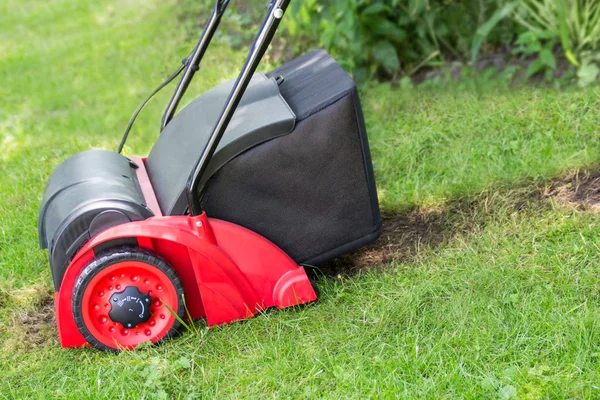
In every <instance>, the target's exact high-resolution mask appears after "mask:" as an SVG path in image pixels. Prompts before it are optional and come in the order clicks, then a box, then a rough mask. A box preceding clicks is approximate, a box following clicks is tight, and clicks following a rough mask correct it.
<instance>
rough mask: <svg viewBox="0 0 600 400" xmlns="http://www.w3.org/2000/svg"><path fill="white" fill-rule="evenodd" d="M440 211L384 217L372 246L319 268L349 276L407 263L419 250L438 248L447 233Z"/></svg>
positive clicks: (420, 211)
mask: <svg viewBox="0 0 600 400" xmlns="http://www.w3.org/2000/svg"><path fill="white" fill-rule="evenodd" d="M447 228H448V226H447V221H446V219H445V218H444V213H443V212H442V211H441V210H435V209H434V210H419V211H412V212H410V213H408V214H406V215H384V216H383V232H382V234H381V237H380V238H379V239H378V240H377V241H376V242H375V243H373V244H371V245H368V246H365V247H364V248H362V249H360V250H358V251H356V252H354V253H351V254H347V255H344V256H342V257H338V258H336V259H335V260H333V261H331V262H329V263H326V264H324V265H322V266H321V267H319V270H321V272H323V273H324V274H326V275H330V276H331V275H338V274H345V275H347V274H353V273H355V272H357V271H359V270H361V269H371V268H374V267H379V266H384V265H385V264H389V263H390V262H393V261H396V262H402V261H409V260H410V259H412V258H413V257H414V256H415V255H416V254H417V253H418V252H419V249H420V248H422V247H426V246H432V245H439V244H440V243H441V242H442V241H443V240H444V238H445V236H446V234H445V232H447V230H448V229H447Z"/></svg>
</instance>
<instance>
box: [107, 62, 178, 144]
mask: <svg viewBox="0 0 600 400" xmlns="http://www.w3.org/2000/svg"><path fill="white" fill-rule="evenodd" d="M186 65H187V59H185V60H183V64H182V65H181V66H180V67H179V69H178V70H177V71H175V73H174V74H173V75H171V76H170V77H169V78H167V80H166V81H164V82H163V83H162V84H161V85H160V86H159V87H157V88H156V89H155V90H154V92H152V94H150V96H148V98H147V99H146V100H144V102H143V103H142V104H140V106H139V107H138V108H137V110H135V112H134V113H133V116H132V117H131V120H130V121H129V125H127V129H125V133H124V134H123V139H121V144H120V145H119V148H118V149H117V153H119V154H121V152H122V151H123V147H125V142H127V137H128V136H129V131H131V128H132V127H133V124H134V123H135V120H136V119H137V117H138V115H139V114H140V112H141V111H142V110H143V109H144V107H146V104H148V102H149V101H150V100H152V98H153V97H154V96H155V95H156V94H157V93H158V92H160V91H161V90H162V89H163V88H164V87H165V86H167V85H168V84H169V83H171V82H172V81H173V79H175V78H177V76H178V75H179V74H181V72H182V71H183V70H184V69H185V67H186Z"/></svg>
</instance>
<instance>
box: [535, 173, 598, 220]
mask: <svg viewBox="0 0 600 400" xmlns="http://www.w3.org/2000/svg"><path fill="white" fill-rule="evenodd" d="M544 196H545V197H548V198H552V199H554V201H555V202H556V203H557V204H559V205H561V206H566V207H572V208H575V209H577V210H581V211H594V212H600V171H581V170H578V171H575V172H573V173H571V174H569V175H568V176H566V177H565V178H563V179H561V180H557V181H555V182H553V183H552V184H551V185H550V186H549V187H548V188H547V189H546V191H545V193H544Z"/></svg>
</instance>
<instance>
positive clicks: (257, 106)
mask: <svg viewBox="0 0 600 400" xmlns="http://www.w3.org/2000/svg"><path fill="white" fill-rule="evenodd" d="M228 3H229V1H228V0H218V1H216V4H215V7H214V10H213V12H212V15H211V17H210V19H209V21H208V23H207V25H206V28H205V30H204V32H203V34H202V36H201V38H200V40H199V42H198V44H197V46H196V47H195V49H194V50H193V52H192V53H191V55H190V56H189V57H188V58H186V59H185V60H184V63H183V65H182V66H181V67H180V68H179V69H178V70H177V71H176V73H175V74H173V75H172V76H171V78H169V79H168V80H167V82H166V83H165V84H163V85H161V87H159V89H157V91H158V90H160V88H162V87H164V86H165V85H166V84H167V83H168V82H170V81H171V80H173V79H175V77H176V76H178V75H179V74H180V73H182V77H181V80H180V82H179V84H178V86H177V88H176V90H175V94H174V95H173V97H172V99H171V101H170V102H169V104H168V106H167V109H166V111H165V113H164V116H163V120H162V133H161V136H160V138H159V139H158V141H157V143H156V144H155V146H154V147H153V149H152V151H151V152H150V155H149V156H148V157H147V158H126V157H124V156H122V155H121V154H120V153H121V150H122V149H123V146H124V144H125V141H126V139H127V135H128V132H129V129H130V128H131V125H132V124H133V121H134V120H135V117H136V116H137V114H138V113H139V111H141V108H142V107H143V105H142V107H140V108H139V109H138V110H137V111H136V113H135V114H134V118H133V119H132V122H131V123H130V125H129V127H128V128H127V130H126V133H125V135H124V137H123V141H122V142H121V145H120V146H119V149H118V151H117V152H116V153H114V152H109V151H102V150H93V151H87V152H84V153H80V154H77V155H75V156H73V157H71V158H69V159H67V160H66V161H65V162H63V163H62V164H61V165H60V166H59V167H58V168H57V169H56V170H55V171H54V173H53V174H52V176H51V177H50V179H49V181H48V183H47V186H46V190H45V193H44V199H43V202H42V206H41V210H40V215H39V235H40V244H41V246H42V248H48V249H49V256H50V264H51V266H52V274H53V278H54V284H55V290H56V294H55V308H56V313H57V324H58V330H59V338H60V341H61V344H62V346H63V347H80V346H86V345H92V346H94V347H96V348H98V349H102V350H120V349H132V348H135V347H136V346H137V345H139V344H140V343H142V342H146V341H152V342H159V341H160V340H162V339H164V338H167V337H170V336H172V335H173V334H174V333H175V332H176V330H177V328H178V327H179V325H180V321H181V318H182V317H183V316H184V308H185V307H184V304H183V300H182V299H183V295H184V293H185V299H186V300H187V304H185V306H187V307H188V310H189V314H190V315H191V318H192V319H196V318H204V317H205V318H206V320H207V323H208V325H209V326H215V325H221V324H226V323H230V322H233V321H237V320H241V319H245V318H250V317H252V316H254V315H256V314H257V313H258V312H261V311H262V310H264V309H266V308H269V307H278V308H286V307H290V306H294V305H298V304H303V303H308V302H311V301H314V300H316V293H315V290H314V288H313V286H312V284H311V282H310V280H309V278H308V276H307V275H306V272H305V270H304V268H303V266H301V265H299V264H303V263H307V264H318V263H322V262H324V261H326V260H329V259H332V258H333V257H336V256H338V255H341V254H344V253H346V252H348V251H351V250H354V249H356V248H358V247H360V246H362V245H364V244H367V243H370V242H372V241H373V240H375V239H376V238H377V237H378V236H379V234H380V231H381V217H380V215H379V207H378V202H377V196H376V190H375V182H374V178H373V170H372V166H371V159H370V155H369V148H368V141H367V138H366V134H365V128H364V122H363V117H362V112H361V108H360V102H359V99H358V94H357V90H356V85H355V84H354V82H353V81H352V79H351V78H350V77H349V75H347V74H346V73H345V72H344V71H343V70H342V69H341V68H340V67H339V66H338V65H337V64H336V63H335V62H334V61H333V60H332V59H331V57H329V56H328V55H327V54H326V53H325V52H322V51H320V52H319V51H318V52H311V53H308V54H306V55H304V56H302V57H300V58H298V59H296V60H294V61H292V62H290V63H288V64H286V65H284V66H282V67H280V68H278V69H277V70H275V71H273V72H272V73H270V74H268V76H265V75H261V74H257V75H254V73H255V71H256V68H257V67H258V64H259V63H260V61H261V59H262V57H263V55H264V53H265V51H266V50H267V47H268V45H269V43H270V42H271V40H272V38H273V36H274V34H275V32H276V30H277V27H278V26H279V23H280V21H281V19H282V18H283V16H284V14H285V11H286V9H287V7H288V5H289V3H290V0H273V1H271V2H270V3H269V6H268V14H267V17H266V19H265V22H264V24H263V25H262V27H261V29H260V32H259V33H258V36H257V38H256V40H255V42H254V44H253V45H252V48H251V51H250V53H249V55H248V58H247V60H246V63H245V65H244V67H243V69H242V71H241V73H240V74H239V76H238V78H237V80H236V81H235V82H227V83H225V84H222V85H220V86H218V87H216V88H214V89H212V90H210V91H209V92H207V93H205V94H203V95H202V96H200V97H198V98H197V99H196V100H195V101H193V102H192V103H191V104H190V105H189V106H188V107H186V108H185V109H184V110H182V111H181V112H180V113H179V114H178V115H175V112H176V110H177V107H178V104H179V102H180V100H181V98H182V96H183V95H184V93H185V92H186V90H187V88H188V86H189V84H190V82H191V80H192V78H193V76H194V74H195V72H196V71H197V70H198V68H199V65H200V61H201V59H202V58H203V56H204V53H205V51H206V49H207V48H208V45H209V43H210V42H211V39H212V37H213V35H214V33H215V31H216V29H217V28H218V26H219V23H220V20H221V17H222V15H223V13H224V12H225V10H226V8H227V5H228ZM155 93H156V92H155ZM146 102H147V101H146ZM146 102H144V104H145V103H146ZM200 149H203V150H202V151H199V150H200ZM207 214H210V215H212V216H214V217H217V218H218V219H213V218H210V219H209V218H208V217H207ZM226 221H228V222H226ZM169 310H173V311H174V312H173V313H171V312H169Z"/></svg>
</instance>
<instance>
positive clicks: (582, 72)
mask: <svg viewBox="0 0 600 400" xmlns="http://www.w3.org/2000/svg"><path fill="white" fill-rule="evenodd" d="M598 74H600V68H598V66H597V65H596V64H593V63H589V64H583V65H582V66H581V68H579V70H578V71H577V78H578V79H579V85H581V86H588V85H589V84H591V83H594V82H595V81H596V79H598Z"/></svg>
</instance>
